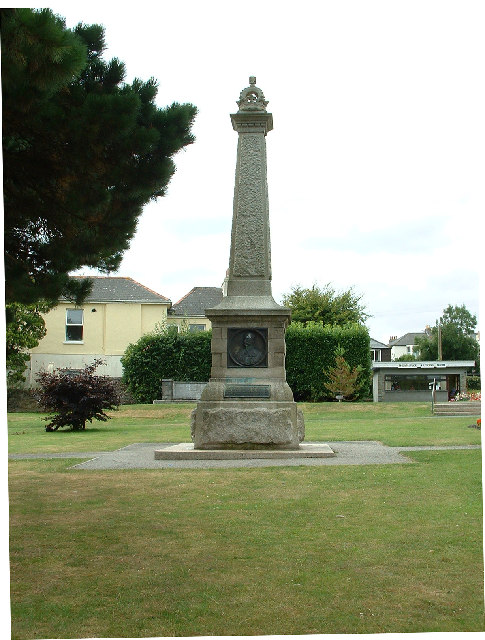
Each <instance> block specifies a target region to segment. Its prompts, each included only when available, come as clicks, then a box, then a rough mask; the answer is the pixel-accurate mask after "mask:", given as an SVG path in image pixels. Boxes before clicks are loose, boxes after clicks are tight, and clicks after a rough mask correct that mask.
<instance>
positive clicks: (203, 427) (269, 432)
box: [192, 310, 304, 449]
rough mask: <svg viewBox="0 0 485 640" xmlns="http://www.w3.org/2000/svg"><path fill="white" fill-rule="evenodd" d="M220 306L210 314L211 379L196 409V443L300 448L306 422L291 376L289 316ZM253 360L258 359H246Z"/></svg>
mask: <svg viewBox="0 0 485 640" xmlns="http://www.w3.org/2000/svg"><path fill="white" fill-rule="evenodd" d="M215 311H216V310H212V312H209V314H208V315H209V318H210V320H211V322H212V332H213V333H212V370H211V379H210V381H209V383H208V384H207V386H206V387H205V389H204V391H203V393H202V396H201V400H200V402H199V403H198V405H197V409H195V410H194V412H193V414H192V439H193V441H194V446H195V448H196V449H214V448H226V449H230V448H235V449H241V448H252V449H255V448H259V447H268V448H274V449H297V448H298V446H299V443H300V442H301V441H302V440H303V437H304V422H303V415H302V413H301V411H300V410H299V409H298V407H297V405H296V403H295V402H294V400H293V393H292V391H291V389H290V387H289V386H288V384H287V382H286V376H285V328H286V323H287V321H288V316H287V315H282V314H281V313H280V312H279V311H278V310H275V312H274V314H270V313H269V312H268V311H266V313H265V314H261V315H255V314H251V315H241V313H240V312H239V313H237V314H235V315H233V314H230V313H228V311H227V310H224V313H223V314H221V315H219V314H217V315H212V314H215ZM221 311H222V310H221ZM252 337H254V343H255V345H254V346H253V345H252V344H251V338H252ZM248 338H249V339H248ZM245 342H246V343H248V344H247V345H245V344H244V343H245ZM251 359H252V360H256V362H252V363H250V364H249V365H248V364H245V363H247V362H248V361H250V360H251ZM258 360H260V362H258ZM239 363H243V364H239ZM251 365H256V366H251Z"/></svg>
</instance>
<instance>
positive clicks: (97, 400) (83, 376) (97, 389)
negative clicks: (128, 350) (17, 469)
mask: <svg viewBox="0 0 485 640" xmlns="http://www.w3.org/2000/svg"><path fill="white" fill-rule="evenodd" d="M100 364H104V362H103V361H102V360H95V361H94V362H93V363H92V364H90V365H87V366H86V367H84V369H83V370H82V371H80V372H79V373H74V374H73V373H72V372H70V371H69V370H67V369H56V370H54V371H53V372H52V373H48V372H46V371H42V372H41V373H39V374H38V376H37V381H38V382H39V384H40V391H39V396H38V397H39V403H40V405H41V406H42V408H43V409H44V410H45V411H47V412H48V413H51V414H53V415H50V416H48V417H47V418H44V420H48V421H50V422H49V424H47V425H46V428H45V430H46V431H57V429H59V427H68V426H69V427H71V429H72V430H74V431H81V430H83V429H85V428H86V421H89V422H92V421H93V418H94V419H96V420H101V421H102V422H106V421H107V420H108V419H109V416H108V415H107V414H106V413H105V412H104V410H105V409H116V407H118V405H119V404H120V396H119V392H118V389H117V385H116V383H115V381H114V380H112V379H111V378H108V377H107V376H97V375H95V373H94V372H95V371H96V369H97V368H98V366H99V365H100Z"/></svg>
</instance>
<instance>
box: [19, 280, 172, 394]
mask: <svg viewBox="0 0 485 640" xmlns="http://www.w3.org/2000/svg"><path fill="white" fill-rule="evenodd" d="M89 278H90V279H92V280H93V288H92V291H91V293H90V294H89V296H88V297H87V299H86V301H85V302H84V304H83V305H82V306H81V307H76V305H75V304H73V303H71V302H69V301H67V300H65V299H61V300H60V301H59V304H58V306H57V307H55V308H54V309H52V310H51V311H49V312H48V313H47V314H45V316H44V319H45V324H46V329H47V333H46V335H45V337H44V338H43V339H42V340H41V342H40V343H39V345H38V346H37V347H35V348H34V349H32V350H31V352H30V372H27V376H26V377H27V382H28V383H30V386H32V385H34V384H35V379H36V375H37V373H38V372H40V371H41V370H45V371H52V370H53V369H56V368H58V367H61V368H67V369H73V370H78V369H82V368H84V366H85V365H86V364H91V363H92V362H93V360H95V359H96V358H101V359H102V360H104V361H105V362H106V366H104V367H100V368H99V369H98V373H100V374H102V375H107V376H111V377H114V378H120V377H121V375H122V367H121V362H120V360H121V356H122V355H123V353H124V352H125V349H126V347H127V346H128V345H129V344H130V343H132V342H136V341H137V340H138V339H139V338H140V337H141V336H142V335H144V334H145V333H148V332H150V331H152V330H153V329H154V328H155V326H156V325H157V323H161V324H162V325H163V324H165V323H166V322H167V310H168V309H169V308H170V306H171V301H170V300H169V299H168V298H165V297H164V296H162V295H160V294H159V293H156V292H155V291H152V290H151V289H148V288H147V287H144V286H143V285H141V284H140V283H138V282H136V281H135V280H132V279H131V278H120V277H92V276H89Z"/></svg>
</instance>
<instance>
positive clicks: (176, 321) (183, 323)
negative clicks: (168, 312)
mask: <svg viewBox="0 0 485 640" xmlns="http://www.w3.org/2000/svg"><path fill="white" fill-rule="evenodd" d="M167 324H168V325H176V326H177V327H179V331H180V330H182V329H185V328H187V329H188V328H189V326H190V325H191V324H203V325H204V327H205V329H204V331H208V330H209V329H211V328H212V324H211V321H210V320H209V319H208V318H206V317H203V318H200V317H191V318H178V317H174V316H168V318H167Z"/></svg>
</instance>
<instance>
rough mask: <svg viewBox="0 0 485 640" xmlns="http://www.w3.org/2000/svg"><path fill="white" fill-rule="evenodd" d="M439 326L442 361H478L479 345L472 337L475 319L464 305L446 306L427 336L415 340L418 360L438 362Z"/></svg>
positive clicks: (475, 324)
mask: <svg viewBox="0 0 485 640" xmlns="http://www.w3.org/2000/svg"><path fill="white" fill-rule="evenodd" d="M440 326H441V345H442V359H443V360H475V361H477V365H478V359H479V352H480V348H479V344H478V342H477V341H476V340H475V337H474V336H473V332H474V330H475V327H476V326H477V318H476V316H474V315H472V314H471V313H470V312H469V311H468V310H467V309H466V307H465V306H464V305H462V306H460V307H459V306H452V305H448V307H446V309H444V311H443V315H442V316H441V317H440V318H439V320H436V324H435V326H434V327H432V328H431V330H430V335H429V336H424V337H422V338H416V345H417V347H418V349H419V359H420V360H438V342H439V327H440Z"/></svg>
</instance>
